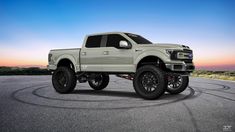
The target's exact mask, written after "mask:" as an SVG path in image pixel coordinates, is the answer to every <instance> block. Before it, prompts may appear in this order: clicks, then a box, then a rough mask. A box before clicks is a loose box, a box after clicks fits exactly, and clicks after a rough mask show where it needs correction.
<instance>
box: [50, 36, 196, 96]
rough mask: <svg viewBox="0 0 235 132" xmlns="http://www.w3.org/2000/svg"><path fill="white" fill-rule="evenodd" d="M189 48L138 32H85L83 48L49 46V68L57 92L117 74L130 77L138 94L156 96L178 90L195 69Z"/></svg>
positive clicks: (97, 85) (98, 84) (98, 83)
mask: <svg viewBox="0 0 235 132" xmlns="http://www.w3.org/2000/svg"><path fill="white" fill-rule="evenodd" d="M192 60H193V54H192V50H191V49H190V48H189V47H188V46H185V45H179V44H159V43H156V44H153V43H152V42H150V41H149V40H147V39H145V38H143V37H142V36H140V35H136V34H132V33H124V32H109V33H100V34H93V35H88V36H86V37H85V39H84V43H83V45H82V48H75V49H56V50H51V51H50V53H49V55H48V63H49V65H48V69H49V70H51V71H52V73H53V75H52V84H53V86H54V88H55V90H56V91H57V92H59V93H69V92H71V91H73V90H74V88H75V86H76V83H77V81H78V82H80V83H84V82H87V81H88V83H89V85H90V86H91V87H92V88H93V89H95V90H102V89H104V88H105V87H107V85H108V83H109V75H110V74H116V75H118V76H119V77H125V78H128V79H130V80H133V86H134V89H135V91H136V93H137V94H138V95H140V96H141V97H143V98H145V99H156V98H158V97H160V96H161V95H162V94H163V93H164V92H165V91H168V92H169V93H171V94H178V93H180V92H182V91H184V90H185V89H186V88H187V86H188V82H189V77H188V76H189V74H190V73H191V72H192V71H193V70H194V64H193V62H192Z"/></svg>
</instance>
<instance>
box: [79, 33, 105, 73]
mask: <svg viewBox="0 0 235 132" xmlns="http://www.w3.org/2000/svg"><path fill="white" fill-rule="evenodd" d="M101 42H102V35H95V36H89V37H88V38H87V41H86V44H85V47H83V48H82V49H81V53H80V63H81V70H82V71H98V72H99V71H102V70H103V64H102V63H101V62H102V59H103V57H102V55H103V50H102V48H101V47H100V46H101ZM103 48H104V47H103Z"/></svg>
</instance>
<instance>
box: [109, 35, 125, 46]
mask: <svg viewBox="0 0 235 132" xmlns="http://www.w3.org/2000/svg"><path fill="white" fill-rule="evenodd" d="M121 40H125V41H127V40H126V39H125V38H124V37H123V36H121V35H118V34H112V35H108V40H107V43H106V47H116V48H119V42H120V41H121Z"/></svg>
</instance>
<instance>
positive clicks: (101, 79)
mask: <svg viewBox="0 0 235 132" xmlns="http://www.w3.org/2000/svg"><path fill="white" fill-rule="evenodd" d="M88 83H89V85H90V87H91V88H93V89H94V90H102V89H104V88H106V87H107V86H108V84H109V75H107V74H97V75H95V77H94V78H93V79H91V80H89V81H88Z"/></svg>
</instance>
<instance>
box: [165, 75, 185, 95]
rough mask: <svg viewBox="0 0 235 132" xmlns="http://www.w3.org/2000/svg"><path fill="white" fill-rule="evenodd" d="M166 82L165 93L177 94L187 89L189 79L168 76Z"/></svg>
mask: <svg viewBox="0 0 235 132" xmlns="http://www.w3.org/2000/svg"><path fill="white" fill-rule="evenodd" d="M167 80H168V82H167V88H166V91H167V92H169V93H170V94H179V93H181V92H183V91H184V90H185V89H186V88H187V87H188V82H189V77H188V76H181V75H168V76H167Z"/></svg>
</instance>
